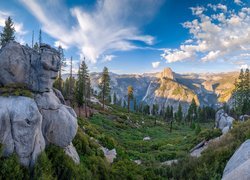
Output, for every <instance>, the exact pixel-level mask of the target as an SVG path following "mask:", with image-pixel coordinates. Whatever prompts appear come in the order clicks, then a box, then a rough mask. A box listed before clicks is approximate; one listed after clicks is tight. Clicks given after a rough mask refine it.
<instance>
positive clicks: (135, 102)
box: [133, 97, 138, 112]
mask: <svg viewBox="0 0 250 180" xmlns="http://www.w3.org/2000/svg"><path fill="white" fill-rule="evenodd" d="M133 99H134V100H133V101H134V112H137V111H138V107H137V100H136V98H135V97H134V98H133Z"/></svg>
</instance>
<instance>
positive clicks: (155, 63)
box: [152, 61, 161, 68]
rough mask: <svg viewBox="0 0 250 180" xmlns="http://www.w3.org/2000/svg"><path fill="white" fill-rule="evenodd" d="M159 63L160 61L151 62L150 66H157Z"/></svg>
mask: <svg viewBox="0 0 250 180" xmlns="http://www.w3.org/2000/svg"><path fill="white" fill-rule="evenodd" d="M160 63H161V62H160V61H156V62H152V67H153V68H158V67H159V65H160Z"/></svg>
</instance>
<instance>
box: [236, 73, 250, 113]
mask: <svg viewBox="0 0 250 180" xmlns="http://www.w3.org/2000/svg"><path fill="white" fill-rule="evenodd" d="M233 99H234V111H235V112H236V114H237V115H241V114H249V113H250V77H249V69H248V68H247V69H246V70H245V72H244V70H243V69H241V71H240V75H239V77H238V79H237V80H236V82H235V89H234V92H233Z"/></svg>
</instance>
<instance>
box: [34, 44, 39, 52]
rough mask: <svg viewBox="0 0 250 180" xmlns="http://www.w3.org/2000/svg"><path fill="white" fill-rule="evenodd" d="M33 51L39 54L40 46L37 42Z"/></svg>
mask: <svg viewBox="0 0 250 180" xmlns="http://www.w3.org/2000/svg"><path fill="white" fill-rule="evenodd" d="M33 49H34V50H35V51H37V52H39V45H38V43H37V42H36V43H35V44H34V47H33Z"/></svg>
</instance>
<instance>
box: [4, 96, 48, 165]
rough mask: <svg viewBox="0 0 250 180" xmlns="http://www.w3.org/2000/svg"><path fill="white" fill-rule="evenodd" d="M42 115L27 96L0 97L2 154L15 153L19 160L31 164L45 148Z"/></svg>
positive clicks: (24, 163)
mask: <svg viewBox="0 0 250 180" xmlns="http://www.w3.org/2000/svg"><path fill="white" fill-rule="evenodd" d="M41 125H42V115H41V114H40V112H39V110H38V108H37V105H36V103H35V101H34V100H33V99H31V98H27V97H0V143H1V144H3V145H4V149H3V155H5V156H8V155H10V154H12V153H16V154H17V155H18V156H19V158H20V162H21V163H22V164H23V165H25V166H29V165H33V164H34V162H35V160H36V158H37V155H38V154H39V153H41V151H43V150H44V148H45V142H44V138H43V135H42V129H41Z"/></svg>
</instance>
